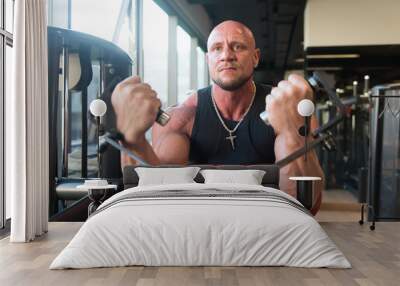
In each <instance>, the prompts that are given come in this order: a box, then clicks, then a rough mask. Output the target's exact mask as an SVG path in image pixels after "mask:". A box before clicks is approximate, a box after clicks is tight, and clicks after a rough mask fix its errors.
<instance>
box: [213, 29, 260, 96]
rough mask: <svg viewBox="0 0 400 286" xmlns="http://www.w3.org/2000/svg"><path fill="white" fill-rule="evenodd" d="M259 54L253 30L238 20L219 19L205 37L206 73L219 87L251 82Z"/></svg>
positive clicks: (225, 87)
mask: <svg viewBox="0 0 400 286" xmlns="http://www.w3.org/2000/svg"><path fill="white" fill-rule="evenodd" d="M259 58H260V50H259V49H256V42H255V40H254V36H253V33H252V32H251V31H250V29H249V28H247V27H246V26H245V25H243V24H242V23H239V22H236V21H225V22H222V23H221V24H219V25H218V26H216V27H215V28H214V29H213V30H212V31H211V33H210V36H209V37H208V41H207V54H206V59H207V62H208V69H209V71H210V77H211V79H212V80H213V82H214V83H216V84H217V85H218V86H219V87H221V88H222V89H225V90H236V89H239V88H240V87H242V86H243V85H245V84H249V83H251V79H252V76H253V71H254V68H255V67H256V66H257V64H258V61H259Z"/></svg>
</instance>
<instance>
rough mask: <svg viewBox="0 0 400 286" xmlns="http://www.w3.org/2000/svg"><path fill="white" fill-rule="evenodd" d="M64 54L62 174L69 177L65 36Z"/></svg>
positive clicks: (67, 54)
mask: <svg viewBox="0 0 400 286" xmlns="http://www.w3.org/2000/svg"><path fill="white" fill-rule="evenodd" d="M63 56H64V90H63V104H64V124H63V128H64V130H63V131H64V132H63V134H64V140H63V142H64V143H63V145H64V147H63V148H64V150H63V151H64V154H63V155H64V158H63V171H62V176H63V177H68V151H69V148H68V145H69V87H68V73H69V71H68V64H69V63H68V57H69V51H68V47H67V45H66V43H65V38H64V51H63Z"/></svg>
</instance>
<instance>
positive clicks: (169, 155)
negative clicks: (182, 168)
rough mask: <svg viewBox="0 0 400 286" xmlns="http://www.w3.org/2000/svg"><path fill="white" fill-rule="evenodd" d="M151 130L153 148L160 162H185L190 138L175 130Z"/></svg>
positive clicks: (187, 157)
mask: <svg viewBox="0 0 400 286" xmlns="http://www.w3.org/2000/svg"><path fill="white" fill-rule="evenodd" d="M158 131H159V130H155V131H153V149H154V152H155V153H156V155H157V157H158V158H159V159H160V161H161V163H162V164H187V163H188V162H189V150H190V140H189V138H188V137H187V136H186V135H185V134H182V133H178V132H176V131H162V132H158Z"/></svg>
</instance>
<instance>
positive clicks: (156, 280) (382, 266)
mask: <svg viewBox="0 0 400 286" xmlns="http://www.w3.org/2000/svg"><path fill="white" fill-rule="evenodd" d="M359 218H360V213H359V205H358V204H357V203H356V200H355V199H354V198H353V197H351V195H350V194H349V193H346V192H343V191H328V192H326V195H325V196H324V203H323V206H322V209H321V211H320V212H319V213H318V215H317V219H318V220H319V221H320V222H321V225H322V227H323V228H324V229H325V231H326V232H327V233H328V235H329V236H330V238H331V239H332V240H333V241H334V242H335V243H336V244H337V246H338V247H339V248H340V249H341V250H342V251H343V253H344V254H345V255H346V257H347V258H348V259H349V261H350V262H351V264H352V266H353V268H352V269H347V270H343V269H307V268H290V267H120V268H101V269H86V270H52V271H50V270H49V269H48V267H49V265H50V263H51V261H52V260H53V259H54V258H55V256H56V255H57V254H58V253H59V252H60V251H61V250H62V249H63V248H64V247H65V246H66V245H67V243H68V242H69V241H70V240H71V238H72V237H73V236H74V234H75V233H76V232H77V231H78V229H79V228H80V226H81V225H82V223H70V222H58V223H50V224H49V232H48V234H47V235H44V236H43V237H41V238H39V239H37V240H35V241H34V242H32V243H21V244H18V243H15V244H10V243H9V238H4V239H2V240H0V269H1V271H0V285H68V286H70V285H137V286H139V285H140V286H146V285H149V286H150V285H168V286H171V285H174V286H177V285H229V286H231V285H243V286H244V285H246V286H247V285H249V286H250V285H260V286H261V285H385V286H389V285H398V280H397V276H398V275H397V273H399V272H400V243H399V241H400V232H399V231H398V230H399V229H400V223H394V222H382V223H377V225H376V230H375V231H370V230H369V227H368V226H369V225H368V224H364V225H362V226H360V225H359V224H358V220H359Z"/></svg>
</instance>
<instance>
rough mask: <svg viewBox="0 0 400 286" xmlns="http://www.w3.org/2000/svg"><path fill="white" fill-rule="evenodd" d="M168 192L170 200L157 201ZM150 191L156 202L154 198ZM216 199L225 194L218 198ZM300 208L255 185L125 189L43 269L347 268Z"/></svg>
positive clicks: (282, 195)
mask: <svg viewBox="0 0 400 286" xmlns="http://www.w3.org/2000/svg"><path fill="white" fill-rule="evenodd" d="M175 190H176V192H175V195H173V196H164V195H163V194H165V193H168V192H170V193H174V191H175ZM253 192H254V195H253ZM157 193H159V194H160V197H157V196H156V197H154V194H157ZM191 193H198V194H200V196H191V195H190V194H191ZM215 193H217V195H215ZM223 193H226V194H227V195H226V196H222V195H221V196H220V195H218V194H223ZM147 194H151V195H149V197H146V196H147ZM180 194H181V195H180ZM256 194H257V195H256ZM299 205H300V203H299V202H297V201H296V200H295V199H293V198H292V197H290V196H289V195H287V194H285V193H284V192H282V191H280V190H277V189H273V188H268V187H264V186H256V185H239V184H198V183H190V184H172V185H160V186H138V187H134V188H130V189H127V190H125V191H123V192H121V193H118V194H116V195H114V196H113V197H111V198H110V199H108V200H107V201H105V202H104V203H103V204H102V205H101V206H100V207H99V209H98V211H97V213H96V214H94V215H93V216H91V217H90V218H89V219H88V220H87V221H86V223H85V224H84V225H83V226H82V227H81V229H80V230H79V232H78V233H77V234H76V236H75V237H74V238H73V239H72V241H71V242H70V243H69V244H68V246H67V247H65V249H64V250H63V251H62V252H61V253H60V254H59V255H58V256H57V257H56V259H55V260H54V261H53V262H52V264H51V265H50V269H64V268H91V267H114V266H128V265H145V266H195V265H197V266H200V265H201V266H206V265H207V266H210V265H214V266H245V265H246V266H293V267H331V268H350V267H351V266H350V263H349V262H348V261H347V259H346V258H345V257H344V255H343V254H342V252H341V251H340V250H338V248H337V247H336V245H335V244H334V243H333V242H332V241H331V239H330V238H329V237H328V236H327V234H326V233H325V231H324V230H323V229H322V228H321V227H320V225H319V224H318V222H317V221H315V219H314V218H313V217H312V216H311V215H309V214H308V213H307V210H305V209H303V208H302V207H300V206H299Z"/></svg>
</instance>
